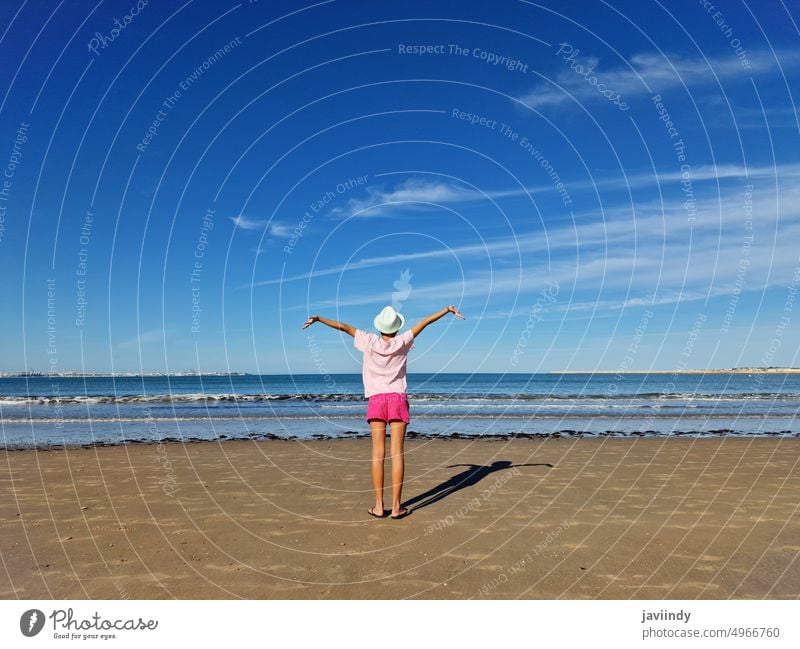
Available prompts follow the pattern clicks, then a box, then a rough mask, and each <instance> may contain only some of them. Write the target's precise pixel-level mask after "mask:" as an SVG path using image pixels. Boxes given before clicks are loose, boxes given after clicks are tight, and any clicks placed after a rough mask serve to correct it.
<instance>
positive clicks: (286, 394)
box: [0, 373, 800, 448]
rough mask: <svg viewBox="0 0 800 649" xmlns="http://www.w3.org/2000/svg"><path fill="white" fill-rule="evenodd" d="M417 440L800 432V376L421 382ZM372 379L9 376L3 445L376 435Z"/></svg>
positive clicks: (1, 393) (442, 378)
mask: <svg viewBox="0 0 800 649" xmlns="http://www.w3.org/2000/svg"><path fill="white" fill-rule="evenodd" d="M408 383H409V402H410V406H411V424H410V425H409V429H408V430H409V436H411V437H413V436H425V437H428V436H430V437H474V436H497V437H513V436H517V437H518V436H523V437H524V436H530V437H573V436H585V437H604V436H612V437H631V436H648V437H662V436H725V435H729V436H741V435H746V436H794V437H798V436H800V425H799V424H798V422H797V417H798V411H800V375H798V374H763V373H754V374H739V373H735V374H734V373H731V374H680V375H674V374H622V375H620V374H411V375H409V377H408ZM365 412H366V400H365V399H364V397H363V388H362V383H361V375H360V374H337V375H328V376H325V377H321V376H318V375H292V376H277V375H269V376H254V375H245V376H147V377H124V378H120V377H115V378H100V377H92V378H75V377H69V378H64V377H47V376H43V377H23V378H0V424H2V439H3V444H4V446H5V448H27V447H32V446H36V447H48V448H49V447H54V446H83V445H101V444H102V445H106V444H129V443H137V442H156V441H173V440H183V441H196V440H225V439H248V438H249V439H260V438H283V439H320V438H337V437H354V436H359V435H367V434H368V433H369V426H368V424H367V423H366V421H365V419H364V415H365Z"/></svg>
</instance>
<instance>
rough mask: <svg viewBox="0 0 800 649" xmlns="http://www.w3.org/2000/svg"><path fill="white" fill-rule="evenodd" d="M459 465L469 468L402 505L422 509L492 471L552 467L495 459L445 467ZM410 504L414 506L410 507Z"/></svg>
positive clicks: (468, 485) (449, 467)
mask: <svg viewBox="0 0 800 649" xmlns="http://www.w3.org/2000/svg"><path fill="white" fill-rule="evenodd" d="M459 466H466V467H469V468H468V469H467V470H466V471H461V472H460V473H457V474H455V475H454V476H452V477H450V478H448V479H447V480H445V481H444V482H442V483H441V484H438V485H436V486H435V487H434V488H433V489H429V490H428V491H426V492H425V493H422V494H419V495H418V496H414V497H413V498H412V499H411V500H407V501H405V502H404V503H403V507H408V508H409V509H422V508H423V507H427V506H428V505H433V503H436V502H439V501H440V500H442V499H444V498H447V497H448V496H450V495H452V494H454V493H455V492H457V491H461V489H466V488H467V487H473V486H475V485H476V484H478V483H479V482H480V481H481V480H483V479H484V478H485V477H487V476H489V475H491V474H492V473H497V472H498V471H504V470H505V469H512V468H517V467H523V466H546V467H549V468H551V469H552V468H553V465H552V464H547V463H544V464H513V463H512V462H510V461H509V460H497V461H495V462H492V463H491V464H489V465H488V466H482V465H480V464H451V465H450V466H448V467H447V468H448V469H453V468H455V467H459ZM417 503H419V504H417ZM412 505H415V506H414V507H412Z"/></svg>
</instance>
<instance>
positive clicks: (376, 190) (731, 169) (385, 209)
mask: <svg viewBox="0 0 800 649" xmlns="http://www.w3.org/2000/svg"><path fill="white" fill-rule="evenodd" d="M691 173H692V176H691V179H692V182H693V183H705V182H723V181H727V180H736V179H741V178H750V179H757V178H776V179H784V178H789V177H796V176H800V164H783V165H776V166H745V165H740V164H719V165H695V166H694V167H693V168H692V172H691ZM681 180H683V175H682V173H681V171H679V170H670V171H658V170H656V171H649V172H645V171H638V172H633V173H627V172H626V171H625V170H624V169H623V170H620V173H619V174H617V175H607V176H604V177H600V178H595V179H582V180H567V179H563V181H564V183H565V185H566V186H567V187H568V189H569V191H570V192H573V193H577V192H580V191H586V190H591V191H596V190H599V189H616V190H619V191H627V190H628V189H634V188H640V187H650V186H652V187H654V188H655V187H657V186H664V185H668V184H671V183H680V182H681ZM552 190H553V186H552V185H535V186H528V187H510V188H505V189H485V190H475V189H472V188H470V187H465V186H463V185H460V184H458V183H456V182H454V181H450V180H447V181H443V180H427V179H422V178H412V179H409V180H407V181H404V182H402V183H400V184H398V185H397V186H396V187H386V186H372V187H368V188H367V196H366V197H364V198H353V199H350V201H349V202H348V205H347V208H346V209H343V208H337V209H336V210H335V211H332V212H331V214H333V215H345V216H351V217H376V216H388V215H390V214H395V213H396V211H397V209H398V208H402V209H405V210H409V209H412V210H422V209H430V207H431V206H432V205H441V206H447V205H455V204H463V203H476V202H481V201H501V200H503V199H509V198H525V197H532V196H534V195H536V194H539V193H541V192H543V191H552ZM262 227H263V226H262ZM283 231H284V229H283V228H282V227H281V229H280V230H278V232H283ZM285 232H286V236H288V235H289V229H288V228H285ZM275 236H281V235H279V234H277V233H275Z"/></svg>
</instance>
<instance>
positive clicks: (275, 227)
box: [228, 214, 292, 239]
mask: <svg viewBox="0 0 800 649" xmlns="http://www.w3.org/2000/svg"><path fill="white" fill-rule="evenodd" d="M228 218H230V220H231V221H233V224H234V226H235V227H236V228H237V229H239V230H263V229H265V228H266V230H267V234H268V235H270V236H273V237H276V238H279V239H288V238H289V237H290V236H291V235H292V230H291V228H290V227H289V226H288V225H285V224H283V223H277V222H275V221H272V222H268V221H266V220H265V219H252V218H250V217H248V216H244V215H241V214H240V215H239V216H231V217H228ZM268 223H269V224H268Z"/></svg>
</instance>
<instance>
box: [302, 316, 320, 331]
mask: <svg viewBox="0 0 800 649" xmlns="http://www.w3.org/2000/svg"><path fill="white" fill-rule="evenodd" d="M315 322H319V316H318V315H312V316H311V317H310V318H309V319H308V320H306V321H305V324H303V327H302V328H303V329H305V328H306V327H310V326H311V325H312V324H314V323H315Z"/></svg>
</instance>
